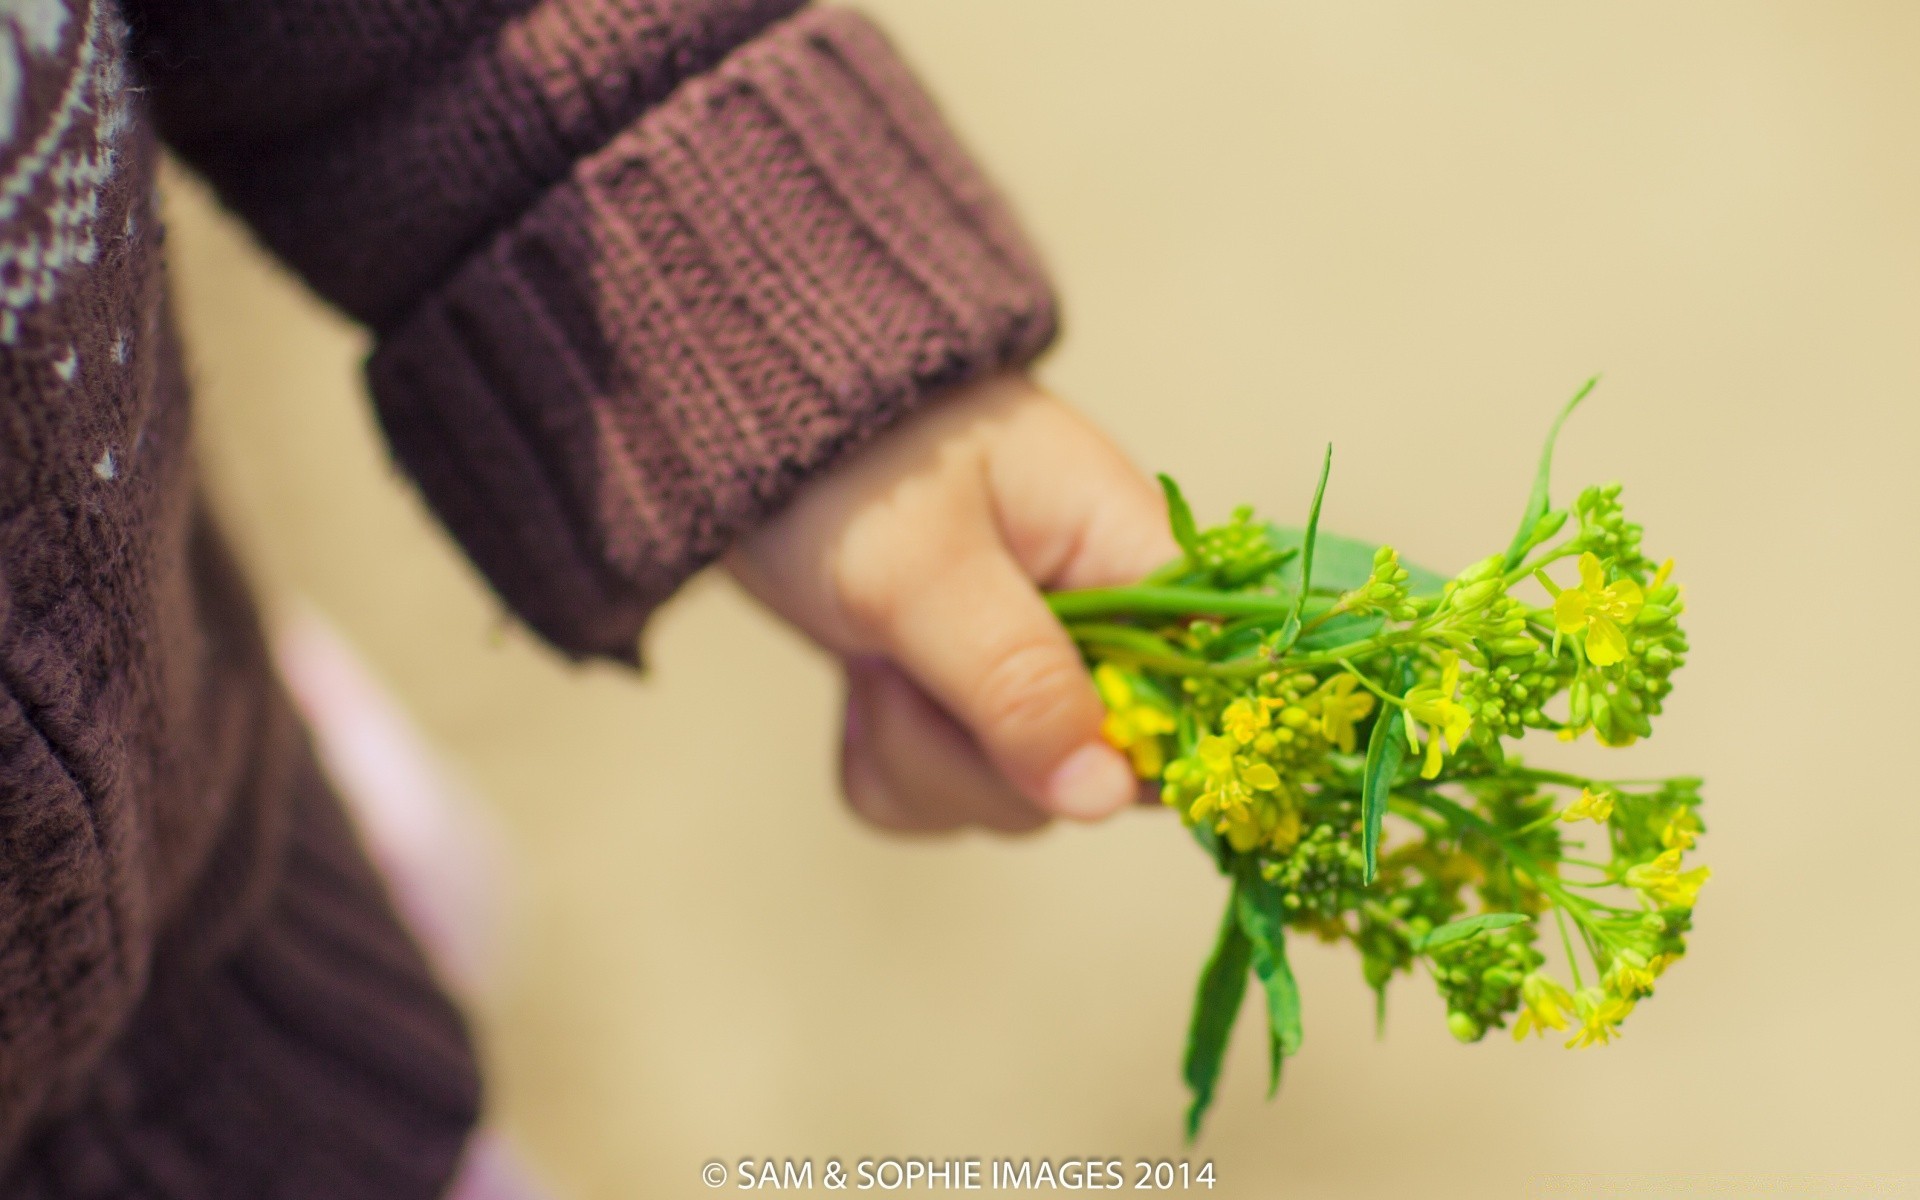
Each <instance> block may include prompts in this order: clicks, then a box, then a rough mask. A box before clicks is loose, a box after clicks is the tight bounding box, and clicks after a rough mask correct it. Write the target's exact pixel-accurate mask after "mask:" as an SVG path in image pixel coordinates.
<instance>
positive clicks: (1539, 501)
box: [1507, 375, 1600, 570]
mask: <svg viewBox="0 0 1920 1200" xmlns="http://www.w3.org/2000/svg"><path fill="white" fill-rule="evenodd" d="M1599 383H1600V377H1599V376H1598V375H1595V376H1594V377H1593V378H1592V379H1589V380H1587V382H1586V383H1584V384H1582V385H1581V387H1580V390H1579V391H1577V392H1575V393H1574V394H1573V399H1571V400H1569V401H1567V406H1566V407H1565V408H1563V409H1561V410H1560V415H1559V416H1557V417H1555V418H1554V419H1553V428H1551V429H1549V430H1548V431H1547V444H1546V445H1545V446H1544V447H1543V448H1542V449H1541V451H1540V466H1539V469H1538V470H1536V471H1535V472H1534V476H1533V494H1532V495H1530V496H1528V497H1527V511H1526V512H1525V513H1524V514H1522V515H1521V517H1520V528H1519V529H1517V530H1515V531H1514V534H1513V541H1512V542H1511V543H1509V544H1508V546H1507V569H1508V570H1512V569H1513V568H1514V567H1517V566H1519V565H1520V560H1521V559H1522V558H1524V557H1526V553H1527V548H1528V544H1529V541H1530V540H1531V538H1532V537H1533V527H1534V526H1535V525H1537V524H1539V523H1540V518H1541V517H1544V516H1546V515H1547V509H1548V508H1550V507H1552V505H1551V503H1550V502H1549V501H1548V499H1547V477H1548V476H1549V475H1550V474H1551V473H1552V471H1553V444H1554V442H1555V441H1557V440H1559V437H1560V427H1561V426H1562V425H1565V424H1566V423H1567V418H1568V417H1570V416H1572V415H1573V410H1574V409H1576V408H1578V407H1580V402H1581V401H1582V400H1585V399H1586V398H1587V393H1589V392H1591V391H1592V390H1593V389H1594V388H1595V387H1596V386H1598V384H1599Z"/></svg>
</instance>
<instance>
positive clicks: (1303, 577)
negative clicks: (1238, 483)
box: [1280, 442, 1333, 649]
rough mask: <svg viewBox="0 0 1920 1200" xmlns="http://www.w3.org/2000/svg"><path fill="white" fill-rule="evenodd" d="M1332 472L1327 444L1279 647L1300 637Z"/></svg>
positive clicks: (1331, 446) (1308, 511)
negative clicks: (1296, 583) (1322, 508)
mask: <svg viewBox="0 0 1920 1200" xmlns="http://www.w3.org/2000/svg"><path fill="white" fill-rule="evenodd" d="M1332 471H1333V443H1332V442H1328V443H1327V454H1326V457H1325V458H1323V459H1321V460H1320V482H1319V483H1318V484H1316V485H1314V489H1313V506H1312V507H1311V508H1309V509H1307V533H1306V537H1305V538H1303V539H1302V540H1301V546H1302V550H1301V553H1300V590H1299V591H1297V592H1295V593H1294V594H1293V611H1292V612H1291V613H1289V614H1288V615H1287V623H1286V625H1284V626H1283V627H1282V629H1281V635H1280V647H1281V649H1285V648H1287V647H1288V646H1291V645H1293V640H1294V639H1295V638H1296V637H1298V636H1300V610H1301V609H1302V608H1304V607H1306V603H1307V593H1308V592H1309V591H1310V590H1312V588H1313V542H1314V538H1315V537H1316V536H1318V535H1319V532H1320V502H1321V501H1322V500H1324V499H1326V496H1327V476H1328V475H1329V474H1331V473H1332Z"/></svg>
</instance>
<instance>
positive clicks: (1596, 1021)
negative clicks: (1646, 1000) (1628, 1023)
mask: <svg viewBox="0 0 1920 1200" xmlns="http://www.w3.org/2000/svg"><path fill="white" fill-rule="evenodd" d="M1573 1007H1574V1016H1575V1018H1576V1019H1577V1020H1578V1021H1579V1022H1580V1025H1579V1028H1577V1029H1575V1030H1574V1031H1573V1036H1572V1037H1571V1038H1568V1039H1567V1049H1569V1050H1576V1049H1579V1048H1580V1047H1582V1046H1604V1045H1606V1044H1607V1043H1608V1042H1610V1041H1612V1040H1613V1039H1614V1038H1616V1037H1618V1036H1619V1035H1620V1022H1622V1021H1624V1020H1626V1019H1627V1017H1628V1015H1629V1014H1631V1013H1632V1012H1633V1001H1631V1000H1629V999H1627V998H1626V997H1624V996H1615V995H1610V994H1608V993H1607V992H1606V991H1605V990H1604V989H1601V988H1582V989H1581V990H1580V991H1579V992H1578V993H1577V994H1576V995H1575V996H1574V998H1573Z"/></svg>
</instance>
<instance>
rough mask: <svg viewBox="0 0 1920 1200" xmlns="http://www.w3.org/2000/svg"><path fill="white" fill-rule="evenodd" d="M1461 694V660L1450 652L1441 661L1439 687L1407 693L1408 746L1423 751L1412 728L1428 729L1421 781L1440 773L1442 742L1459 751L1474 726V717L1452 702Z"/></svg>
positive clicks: (1448, 749)
mask: <svg viewBox="0 0 1920 1200" xmlns="http://www.w3.org/2000/svg"><path fill="white" fill-rule="evenodd" d="M1459 690H1460V656H1459V655H1458V654H1455V653H1454V652H1453V651H1451V650H1449V651H1447V652H1446V653H1445V654H1444V655H1442V656H1441V658H1440V684H1439V686H1438V687H1417V688H1413V689H1412V690H1410V691H1409V692H1408V693H1407V697H1406V704H1407V744H1408V745H1410V746H1412V747H1413V749H1414V750H1415V751H1416V752H1417V751H1418V750H1419V749H1420V740H1419V738H1417V737H1416V736H1415V735H1414V732H1413V724H1414V722H1415V721H1418V722H1419V723H1420V724H1422V725H1425V726H1426V727H1427V757H1426V761H1425V762H1423V763H1422V764H1421V766H1420V778H1422V779H1432V778H1433V777H1434V776H1436V775H1438V774H1439V773H1440V762H1441V758H1442V757H1443V751H1442V742H1444V743H1445V750H1446V751H1453V750H1458V749H1459V748H1460V745H1461V742H1462V740H1463V739H1465V738H1466V736H1467V730H1468V729H1469V728H1471V727H1472V725H1473V714H1472V713H1470V712H1468V711H1467V706H1466V705H1464V704H1462V703H1460V702H1459V701H1458V700H1455V699H1454V698H1453V694H1454V693H1455V692H1457V691H1459Z"/></svg>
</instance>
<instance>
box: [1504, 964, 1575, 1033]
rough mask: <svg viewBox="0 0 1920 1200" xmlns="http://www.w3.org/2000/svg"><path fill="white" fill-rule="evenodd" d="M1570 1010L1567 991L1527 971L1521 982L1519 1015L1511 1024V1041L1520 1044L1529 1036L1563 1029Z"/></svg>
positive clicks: (1571, 1004) (1557, 984) (1570, 999)
mask: <svg viewBox="0 0 1920 1200" xmlns="http://www.w3.org/2000/svg"><path fill="white" fill-rule="evenodd" d="M1572 1011H1573V997H1572V996H1570V995H1568V994H1567V989H1566V988H1564V987H1561V986H1560V984H1559V983H1558V982H1557V981H1555V980H1553V979H1549V978H1548V977H1547V976H1545V975H1542V974H1540V973H1539V972H1538V971H1533V972H1530V973H1528V975H1527V977H1526V978H1525V979H1522V980H1521V981H1520V1016H1519V1017H1518V1019H1516V1020H1515V1021H1514V1023H1513V1040H1514V1041H1516V1042H1523V1041H1525V1040H1526V1038H1527V1034H1529V1033H1538V1034H1540V1035H1541V1036H1542V1037H1544V1036H1546V1032H1547V1030H1549V1029H1565V1028H1566V1027H1567V1014H1568V1013H1570V1012H1572Z"/></svg>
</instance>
